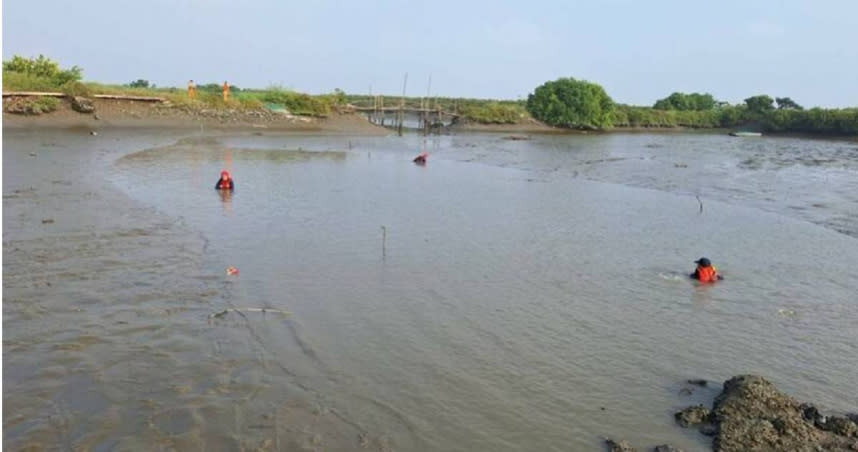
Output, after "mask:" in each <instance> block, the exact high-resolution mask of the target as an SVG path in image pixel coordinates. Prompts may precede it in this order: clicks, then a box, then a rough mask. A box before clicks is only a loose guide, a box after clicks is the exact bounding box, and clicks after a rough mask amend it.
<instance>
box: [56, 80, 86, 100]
mask: <svg viewBox="0 0 858 452" xmlns="http://www.w3.org/2000/svg"><path fill="white" fill-rule="evenodd" d="M62 91H63V93H64V94H65V95H66V96H70V97H78V96H80V97H90V96H92V92H91V91H90V90H89V87H88V86H86V84H83V83H81V82H77V81H73V82H67V83H65V84H64V85H63V86H62Z"/></svg>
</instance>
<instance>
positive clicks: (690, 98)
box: [652, 93, 715, 111]
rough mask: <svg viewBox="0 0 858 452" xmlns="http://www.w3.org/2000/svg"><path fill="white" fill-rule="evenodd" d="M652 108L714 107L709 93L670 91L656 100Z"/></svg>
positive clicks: (690, 108) (703, 108)
mask: <svg viewBox="0 0 858 452" xmlns="http://www.w3.org/2000/svg"><path fill="white" fill-rule="evenodd" d="M652 108H654V109H656V110H679V111H689V110H696V111H704V110H711V109H713V108H715V98H714V97H712V95H711V94H701V93H691V94H685V93H672V94H671V95H670V96H667V97H665V98H664V99H659V100H658V101H656V103H655V105H653V106H652Z"/></svg>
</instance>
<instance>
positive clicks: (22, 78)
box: [3, 71, 60, 92]
mask: <svg viewBox="0 0 858 452" xmlns="http://www.w3.org/2000/svg"><path fill="white" fill-rule="evenodd" d="M3 91H53V92H56V91H60V87H59V86H58V85H57V84H56V81H55V80H54V79H52V78H48V77H39V76H36V75H32V74H24V73H21V72H12V71H3Z"/></svg>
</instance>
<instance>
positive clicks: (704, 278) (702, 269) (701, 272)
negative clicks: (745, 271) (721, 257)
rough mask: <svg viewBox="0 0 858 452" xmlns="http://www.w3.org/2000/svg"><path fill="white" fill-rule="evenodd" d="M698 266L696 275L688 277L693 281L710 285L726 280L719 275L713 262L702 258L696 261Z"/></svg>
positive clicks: (695, 271) (695, 270)
mask: <svg viewBox="0 0 858 452" xmlns="http://www.w3.org/2000/svg"><path fill="white" fill-rule="evenodd" d="M694 263H695V264H697V268H696V269H694V273H692V274H690V275H688V276H690V277H691V278H693V279H696V280H698V281H700V282H704V283H710V282H715V281H720V280H722V279H724V277H723V276H721V275H719V274H718V270H717V269H716V268H715V266H714V265H712V262H711V261H710V260H709V259H707V258H705V257H701V258H700V259H697V260H696V261H694Z"/></svg>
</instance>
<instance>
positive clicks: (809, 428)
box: [712, 375, 858, 452]
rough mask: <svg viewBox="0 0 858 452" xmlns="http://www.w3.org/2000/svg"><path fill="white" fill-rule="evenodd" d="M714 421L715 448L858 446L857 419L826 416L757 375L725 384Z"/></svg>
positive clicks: (829, 448) (828, 448)
mask: <svg viewBox="0 0 858 452" xmlns="http://www.w3.org/2000/svg"><path fill="white" fill-rule="evenodd" d="M712 420H713V421H714V423H715V426H716V430H717V433H716V436H715V441H714V449H715V450H716V451H725V452H732V451H772V450H789V451H818V450H826V451H858V426H856V425H855V423H854V422H853V421H852V420H850V419H847V418H845V417H836V416H828V417H825V416H821V415H819V414H818V411H817V410H816V409H815V408H813V407H811V406H809V405H800V404H799V403H798V402H796V401H795V400H794V399H793V398H791V397H789V396H787V395H785V394H782V393H781V392H779V391H778V390H777V389H776V388H775V386H774V385H773V384H772V383H770V382H769V381H767V380H766V379H764V378H762V377H758V376H755V375H741V376H737V377H733V378H731V379H729V380H727V381H726V382H725V383H724V390H723V391H722V392H721V394H720V395H719V396H718V397H717V398H716V399H715V403H714V406H713V411H712Z"/></svg>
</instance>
